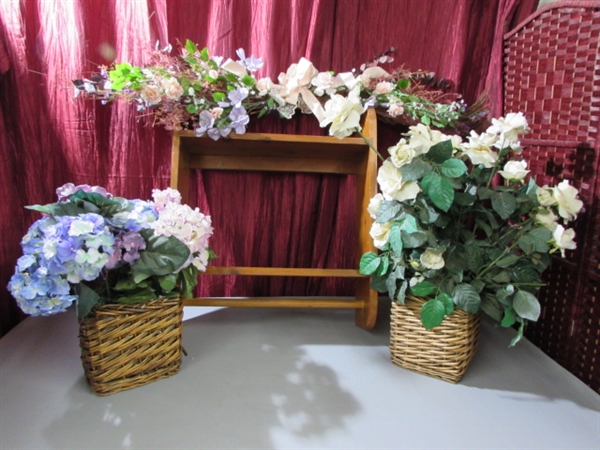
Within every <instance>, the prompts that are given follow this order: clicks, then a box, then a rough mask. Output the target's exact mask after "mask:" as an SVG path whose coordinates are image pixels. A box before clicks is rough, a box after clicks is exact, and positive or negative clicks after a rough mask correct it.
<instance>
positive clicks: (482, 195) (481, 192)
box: [477, 186, 494, 200]
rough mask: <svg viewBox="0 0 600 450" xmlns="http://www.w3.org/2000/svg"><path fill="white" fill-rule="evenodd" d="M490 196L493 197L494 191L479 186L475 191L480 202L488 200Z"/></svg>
mask: <svg viewBox="0 0 600 450" xmlns="http://www.w3.org/2000/svg"><path fill="white" fill-rule="evenodd" d="M492 195H494V191H493V190H492V189H490V188H487V187H484V186H481V187H479V188H478V189H477V197H479V199H480V200H488V199H490V198H492Z"/></svg>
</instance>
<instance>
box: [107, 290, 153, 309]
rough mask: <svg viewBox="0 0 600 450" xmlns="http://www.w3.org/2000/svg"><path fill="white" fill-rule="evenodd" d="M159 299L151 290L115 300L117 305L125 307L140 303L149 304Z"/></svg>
mask: <svg viewBox="0 0 600 450" xmlns="http://www.w3.org/2000/svg"><path fill="white" fill-rule="evenodd" d="M156 298H158V296H157V294H156V292H154V290H153V289H151V288H146V289H143V290H141V291H139V292H136V293H134V294H130V295H124V296H123V297H119V298H116V299H114V300H113V301H114V302H115V303H121V304H125V305H135V304H138V303H145V302H149V301H150V300H154V299H156Z"/></svg>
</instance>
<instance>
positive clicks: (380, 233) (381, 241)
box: [369, 222, 392, 250]
mask: <svg viewBox="0 0 600 450" xmlns="http://www.w3.org/2000/svg"><path fill="white" fill-rule="evenodd" d="M391 228H392V222H386V223H377V222H373V225H371V230H370V231H369V234H370V235H371V237H372V238H373V245H375V247H377V248H378V249H380V250H381V249H383V247H385V244H387V242H388V240H389V238H390V229H391Z"/></svg>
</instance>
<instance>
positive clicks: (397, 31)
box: [0, 0, 535, 334]
mask: <svg viewBox="0 0 600 450" xmlns="http://www.w3.org/2000/svg"><path fill="white" fill-rule="evenodd" d="M534 7H535V1H534V0H487V1H485V2H482V1H480V0H390V1H386V2H365V1H361V0H312V1H308V0H194V1H192V0H169V1H167V0H138V1H135V2H132V1H126V0H105V1H97V0H72V1H69V2H47V1H44V0H28V1H20V0H2V1H0V25H1V28H2V29H1V30H0V100H1V102H0V145H1V146H2V147H1V150H2V153H3V155H5V157H4V158H3V160H2V161H0V176H1V179H2V181H1V182H0V189H1V192H2V194H3V198H4V199H5V200H4V202H3V203H2V204H1V205H0V220H1V221H2V222H1V224H2V231H3V239H2V242H1V243H0V313H1V317H0V320H1V323H0V325H1V329H0V334H4V333H5V332H7V331H8V330H9V329H10V328H11V327H12V326H14V325H15V324H16V323H17V322H18V321H19V320H20V319H21V318H22V317H23V315H22V314H20V313H19V311H18V309H17V308H16V306H15V303H14V300H13V299H12V298H11V297H10V295H9V293H8V291H7V290H6V288H5V287H6V285H7V283H8V280H9V278H10V276H11V275H12V272H13V270H14V263H15V261H16V259H17V258H18V256H19V255H20V247H19V241H20V239H21V237H22V236H23V234H24V233H25V231H26V230H27V228H28V227H29V225H30V224H31V223H32V222H33V221H34V220H35V219H36V218H37V217H38V216H37V214H34V213H31V212H29V211H27V210H25V209H24V208H23V206H25V205H30V204H35V203H38V204H42V203H49V202H52V201H54V200H55V193H54V191H55V189H56V187H58V186H59V185H61V184H63V183H65V182H73V183H76V184H80V183H88V184H98V185H103V186H105V187H107V188H108V190H109V191H111V192H113V193H114V194H116V195H120V196H125V197H130V198H136V197H137V198H145V199H148V198H150V197H151V191H152V189H153V188H161V189H162V188H165V187H167V186H168V185H169V177H170V150H171V134H170V133H169V132H167V131H165V130H162V129H159V128H153V127H152V126H151V123H152V121H151V118H150V117H140V116H139V113H137V112H136V111H135V107H134V106H132V105H124V104H119V103H114V104H111V105H107V106H104V105H101V104H100V103H99V102H91V101H83V100H81V99H73V98H72V88H71V83H70V80H72V79H74V78H80V77H81V76H82V75H89V74H90V73H91V72H93V71H95V70H97V68H98V66H99V65H109V64H110V63H111V62H113V61H116V62H121V61H128V62H131V63H134V64H142V63H143V62H144V61H145V60H146V58H147V57H148V53H147V50H148V49H150V48H152V47H153V46H154V45H155V43H156V42H158V44H159V45H160V46H161V47H163V46H165V45H166V44H167V43H170V44H172V45H173V47H174V51H176V52H178V51H179V45H178V43H184V42H185V39H187V38H189V39H191V40H193V41H194V42H196V43H198V45H199V46H200V47H203V46H206V47H208V49H209V50H210V51H211V53H212V54H213V55H222V56H225V57H231V58H233V59H235V58H236V50H237V49H238V48H244V49H245V51H246V54H247V55H249V54H253V55H255V56H259V57H261V58H263V59H264V60H265V66H264V67H263V68H262V69H261V70H260V72H259V73H258V74H257V75H258V76H259V77H261V76H270V77H272V78H273V79H276V78H277V76H278V75H279V73H280V72H285V71H286V70H287V68H288V67H289V66H290V65H291V64H293V63H296V62H297V61H298V60H299V59H300V58H301V57H302V56H305V57H307V58H308V59H309V60H311V61H312V62H313V64H314V65H315V67H316V68H317V69H319V70H321V71H323V70H334V71H337V72H341V71H349V70H351V69H353V68H358V67H359V66H360V65H361V64H362V63H363V62H366V61H368V60H370V59H371V58H373V57H374V56H375V55H376V54H378V53H380V52H382V51H384V50H386V49H387V48H389V47H391V46H394V47H395V48H396V49H397V50H396V52H395V54H394V57H395V61H394V63H393V64H391V65H390V66H389V67H388V68H389V69H394V68H397V67H399V66H401V65H403V66H404V68H407V69H411V70H417V69H423V70H427V71H433V72H436V74H437V75H438V76H441V77H444V78H447V79H450V80H452V81H453V82H454V85H455V88H456V90H457V91H458V92H462V93H463V94H464V96H465V98H466V99H467V101H468V102H472V101H473V100H474V99H475V98H477V96H478V95H479V94H480V93H481V92H483V90H484V88H486V87H487V88H488V89H489V85H490V83H492V84H493V82H495V81H494V80H496V79H497V77H498V76H500V75H499V73H500V71H499V70H498V66H497V65H493V64H494V60H493V54H492V53H493V52H492V50H493V49H494V48H495V47H493V46H494V44H496V45H501V39H499V38H498V33H499V30H504V27H505V22H506V21H507V20H513V19H514V17H515V11H519V13H520V14H522V15H527V14H528V13H530V12H532V11H533V8H534ZM500 38H501V35H500ZM491 58H492V59H491ZM490 61H492V66H491V67H492V68H493V69H492V70H493V71H495V72H494V73H491V72H490V71H489V70H488V68H489V65H490ZM496 71H497V72H498V73H496ZM482 80H486V83H487V85H486V83H483V81H482ZM493 100H494V101H497V99H496V97H494V98H493ZM250 130H251V131H264V132H283V133H296V134H323V133H325V131H324V130H322V129H320V128H319V126H318V123H317V121H316V119H314V117H312V116H311V117H308V116H304V115H302V114H300V113H297V117H295V118H294V119H293V120H291V121H284V120H280V119H278V118H277V117H273V116H268V117H265V118H261V119H259V120H256V121H253V123H252V125H251V128H250ZM400 132H401V130H399V129H398V128H396V127H393V126H390V125H387V124H380V133H379V135H380V139H379V147H380V149H385V148H387V146H389V145H392V144H393V143H394V142H395V141H397V140H398V138H399V134H400ZM194 181H195V184H196V188H197V189H196V192H197V195H196V198H195V199H194V201H195V203H196V204H197V205H198V206H200V207H201V209H202V210H203V211H204V212H206V213H208V214H210V215H211V216H212V219H213V225H214V227H215V235H214V237H213V239H212V241H211V245H212V246H213V247H214V248H215V251H216V252H217V253H218V254H219V256H220V258H219V260H217V261H216V262H217V263H218V264H219V265H252V266H260V265H266V266H282V267H332V268H333V267H343V268H348V267H353V266H354V264H355V263H356V252H355V243H356V241H355V233H354V231H355V228H354V227H355V208H354V180H353V179H352V177H339V176H333V175H331V176H330V175H312V174H299V175H296V174H285V173H284V174H269V173H239V172H211V171H205V172H203V173H200V172H198V173H197V174H196V176H195V180H194ZM351 284H352V282H351V281H349V280H339V279H301V278H277V277H274V278H260V277H259V278H245V277H216V276H213V277H208V276H204V277H203V278H202V279H201V283H200V287H199V294H200V295H213V296H219V295H225V296H230V295H349V294H350V293H351V291H352V285H351Z"/></svg>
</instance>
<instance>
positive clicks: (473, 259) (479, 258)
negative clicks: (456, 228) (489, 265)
mask: <svg viewBox="0 0 600 450" xmlns="http://www.w3.org/2000/svg"><path fill="white" fill-rule="evenodd" d="M465 250H466V252H467V267H468V268H469V270H470V271H471V272H473V273H477V272H478V271H479V269H480V268H481V266H482V265H483V252H482V250H481V247H479V246H478V245H477V244H475V243H473V242H472V241H471V242H467V245H466V246H465Z"/></svg>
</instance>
